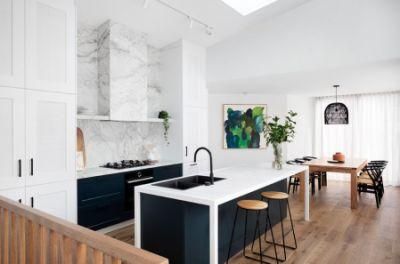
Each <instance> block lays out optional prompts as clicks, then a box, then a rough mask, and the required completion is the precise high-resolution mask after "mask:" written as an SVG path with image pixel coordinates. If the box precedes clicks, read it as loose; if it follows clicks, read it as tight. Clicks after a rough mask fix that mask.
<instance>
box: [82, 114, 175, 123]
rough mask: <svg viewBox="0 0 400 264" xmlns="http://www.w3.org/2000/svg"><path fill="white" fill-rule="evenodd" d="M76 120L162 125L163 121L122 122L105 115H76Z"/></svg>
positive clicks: (150, 119) (157, 119)
mask: <svg viewBox="0 0 400 264" xmlns="http://www.w3.org/2000/svg"><path fill="white" fill-rule="evenodd" d="M77 117H78V120H98V121H111V122H132V123H136V122H145V123H162V122H163V121H164V120H163V119H161V118H148V119H146V120H129V121H124V120H111V119H110V116H107V115H83V114H78V115H77ZM169 122H173V120H171V119H170V120H169Z"/></svg>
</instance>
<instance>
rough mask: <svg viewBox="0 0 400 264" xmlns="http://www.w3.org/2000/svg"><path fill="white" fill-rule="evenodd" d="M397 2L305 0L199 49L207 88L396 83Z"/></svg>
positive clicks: (399, 83)
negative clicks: (204, 57) (203, 57)
mask: <svg viewBox="0 0 400 264" xmlns="http://www.w3.org/2000/svg"><path fill="white" fill-rule="evenodd" d="M399 14H400V1H399V0H384V1H381V0H351V1H349V0H312V1H309V2H307V3H305V4H303V5H301V6H299V7H298V8H296V9H292V10H289V11H287V12H285V13H282V14H280V15H279V16H275V17H273V18H270V19H267V20H265V21H262V22H260V23H257V24H256V25H253V26H251V27H248V28H247V29H246V30H245V31H242V32H240V34H236V35H234V36H232V37H229V38H227V39H224V40H223V41H221V42H219V43H217V44H216V45H214V46H212V47H209V48H208V50H207V55H208V58H207V62H208V65H207V71H208V88H209V90H210V91H211V92H215V93H219V92H235V93H237V92H254V93H285V94H287V93H292V94H310V95H314V96H318V95H326V94H330V93H332V91H333V89H332V88H331V87H332V85H333V84H341V85H342V87H343V89H341V90H342V91H341V92H342V93H347V94H352V93H366V92H381V91H392V90H400V30H399V25H400V15H399Z"/></svg>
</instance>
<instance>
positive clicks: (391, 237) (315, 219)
mask: <svg viewBox="0 0 400 264" xmlns="http://www.w3.org/2000/svg"><path fill="white" fill-rule="evenodd" d="M290 201H291V208H292V213H293V217H294V220H295V230H296V236H297V241H298V248H297V249H296V250H294V251H293V250H289V251H288V252H287V253H288V259H287V261H286V262H285V263H307V264H309V263H310V264H312V263H318V264H320V263H334V264H343V263H351V264H356V263H362V264H366V263H371V264H372V263H388V264H399V263H400V188H393V187H392V188H390V187H387V188H386V189H385V195H384V198H383V200H382V205H381V208H380V209H377V208H376V205H375V198H374V196H373V195H372V194H361V197H360V199H359V207H358V209H357V210H351V209H350V186H349V183H346V182H335V181H329V182H328V187H323V188H322V190H321V191H317V192H316V194H315V196H313V197H312V198H311V221H310V222H305V221H303V220H302V218H303V206H302V204H301V203H300V202H299V201H298V194H294V195H293V194H291V198H290ZM285 227H286V228H288V227H289V222H288V221H285ZM132 232H133V227H132V226H129V227H127V228H124V229H121V230H116V231H113V232H111V233H109V235H111V236H113V237H115V238H117V239H120V240H122V241H125V242H128V243H133V234H132ZM274 233H275V236H276V237H277V236H278V235H280V226H279V225H277V226H275V228H274ZM278 237H279V236H278ZM279 238H280V237H279ZM287 240H289V241H288V242H287V243H291V242H293V240H292V239H291V237H290V236H289V235H288V236H287ZM257 243H258V242H257ZM256 245H258V244H256ZM264 246H265V245H264V244H263V247H264ZM255 249H258V248H257V247H255ZM247 253H248V254H251V253H250V249H249V248H248V249H247ZM267 253H268V254H271V253H272V248H270V249H268V250H267ZM282 253H283V252H282V250H279V251H278V254H280V256H283V255H282ZM269 261H270V262H271V260H269ZM229 263H232V264H247V263H257V262H255V261H251V260H248V259H245V258H243V257H242V256H241V254H237V255H236V256H233V257H232V258H231V260H230V262H229Z"/></svg>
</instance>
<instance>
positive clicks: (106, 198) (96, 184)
mask: <svg viewBox="0 0 400 264" xmlns="http://www.w3.org/2000/svg"><path fill="white" fill-rule="evenodd" d="M138 173H140V174H141V177H142V178H144V177H153V181H154V182H156V181H161V180H167V179H172V178H175V177H180V176H182V164H176V165H170V166H163V167H156V168H151V169H146V170H140V171H132V172H124V173H118V172H117V173H116V174H111V175H103V176H96V177H90V178H85V179H79V180H78V224H79V225H81V226H84V227H87V228H90V229H93V230H98V229H101V228H104V227H107V226H111V225H115V224H118V223H120V222H123V221H126V220H129V219H132V218H133V217H134V202H135V201H134V186H133V185H129V184H128V182H129V179H130V178H132V176H134V175H133V174H138ZM150 182H151V181H150ZM146 183H148V181H146Z"/></svg>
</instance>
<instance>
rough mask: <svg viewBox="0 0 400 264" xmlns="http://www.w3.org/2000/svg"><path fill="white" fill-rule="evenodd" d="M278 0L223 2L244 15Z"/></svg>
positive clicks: (230, 0) (229, 0)
mask: <svg viewBox="0 0 400 264" xmlns="http://www.w3.org/2000/svg"><path fill="white" fill-rule="evenodd" d="M276 1H277V0H222V2H224V3H225V4H227V5H228V6H230V7H231V8H233V9H234V10H235V11H237V12H238V13H239V14H241V15H242V16H246V15H248V14H250V13H253V12H254V11H257V10H259V9H261V8H263V7H265V6H267V5H270V4H272V3H273V2H276Z"/></svg>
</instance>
